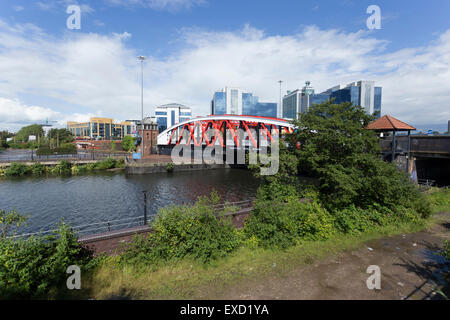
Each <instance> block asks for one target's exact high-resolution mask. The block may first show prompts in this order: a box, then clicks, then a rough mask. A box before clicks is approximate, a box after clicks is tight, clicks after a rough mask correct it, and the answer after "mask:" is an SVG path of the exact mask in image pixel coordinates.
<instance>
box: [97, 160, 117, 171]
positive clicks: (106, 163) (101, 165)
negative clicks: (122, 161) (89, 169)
mask: <svg viewBox="0 0 450 320" xmlns="http://www.w3.org/2000/svg"><path fill="white" fill-rule="evenodd" d="M115 166H116V160H114V158H111V157H109V158H106V159H105V160H102V161H99V162H97V163H96V164H95V169H98V170H106V169H112V168H114V167H115Z"/></svg>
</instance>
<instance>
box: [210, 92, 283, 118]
mask: <svg viewBox="0 0 450 320" xmlns="http://www.w3.org/2000/svg"><path fill="white" fill-rule="evenodd" d="M258 100H259V99H258V97H256V96H253V94H252V93H249V92H244V91H243V90H242V89H240V88H228V87H225V88H224V89H222V90H221V91H217V92H215V93H214V95H213V98H212V101H211V114H216V115H219V114H236V115H251V116H264V117H274V118H275V117H276V116H277V104H276V103H273V102H259V101H258Z"/></svg>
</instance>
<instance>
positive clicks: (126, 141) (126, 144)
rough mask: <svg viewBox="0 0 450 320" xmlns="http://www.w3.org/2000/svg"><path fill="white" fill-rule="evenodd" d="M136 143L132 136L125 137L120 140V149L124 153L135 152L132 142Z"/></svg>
mask: <svg viewBox="0 0 450 320" xmlns="http://www.w3.org/2000/svg"><path fill="white" fill-rule="evenodd" d="M135 141H136V138H134V137H132V136H125V137H123V139H122V149H123V150H125V151H128V152H130V151H133V150H135V148H136V147H135V146H134V142H135Z"/></svg>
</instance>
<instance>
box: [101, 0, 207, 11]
mask: <svg viewBox="0 0 450 320" xmlns="http://www.w3.org/2000/svg"><path fill="white" fill-rule="evenodd" d="M106 2H107V3H109V4H112V5H118V6H125V7H132V6H141V7H146V8H151V9H155V10H169V11H178V10H182V9H190V8H192V7H195V6H198V5H203V4H205V3H206V0H106Z"/></svg>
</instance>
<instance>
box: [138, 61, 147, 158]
mask: <svg viewBox="0 0 450 320" xmlns="http://www.w3.org/2000/svg"><path fill="white" fill-rule="evenodd" d="M138 59H139V60H140V61H141V164H142V161H143V158H144V151H145V148H144V60H145V59H146V58H145V57H144V56H139V57H138Z"/></svg>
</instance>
